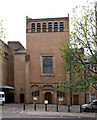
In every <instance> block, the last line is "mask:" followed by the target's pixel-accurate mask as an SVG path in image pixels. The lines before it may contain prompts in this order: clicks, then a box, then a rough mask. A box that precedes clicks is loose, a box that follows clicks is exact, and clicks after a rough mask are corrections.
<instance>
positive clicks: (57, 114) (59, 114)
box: [20, 110, 96, 118]
mask: <svg viewBox="0 0 97 120" xmlns="http://www.w3.org/2000/svg"><path fill="white" fill-rule="evenodd" d="M20 114H22V115H27V116H34V117H77V118H82V117H83V118H95V117H96V115H95V113H67V112H65V113H64V112H47V111H44V112H41V111H32V112H31V111H24V110H23V111H21V112H20Z"/></svg>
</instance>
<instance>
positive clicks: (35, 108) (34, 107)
mask: <svg viewBox="0 0 97 120" xmlns="http://www.w3.org/2000/svg"><path fill="white" fill-rule="evenodd" d="M34 110H35V111H36V103H35V104H34Z"/></svg>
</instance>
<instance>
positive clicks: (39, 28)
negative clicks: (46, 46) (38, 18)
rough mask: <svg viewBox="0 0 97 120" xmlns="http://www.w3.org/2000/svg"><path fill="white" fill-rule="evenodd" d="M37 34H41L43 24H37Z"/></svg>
mask: <svg viewBox="0 0 97 120" xmlns="http://www.w3.org/2000/svg"><path fill="white" fill-rule="evenodd" d="M37 32H41V24H40V23H37Z"/></svg>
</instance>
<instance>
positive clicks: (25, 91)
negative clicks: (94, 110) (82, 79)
mask: <svg viewBox="0 0 97 120" xmlns="http://www.w3.org/2000/svg"><path fill="white" fill-rule="evenodd" d="M68 38H69V17H64V18H49V19H31V18H28V17H27V19H26V50H25V49H24V47H23V46H22V45H21V44H20V43H19V42H14V41H13V42H8V45H6V44H5V45H4V48H3V50H4V51H5V52H6V53H7V54H8V59H7V58H6V59H5V58H2V59H0V60H1V61H0V66H2V67H1V68H2V70H1V71H2V73H1V72H0V78H1V79H0V80H2V82H1V83H2V85H3V86H9V89H6V88H4V89H3V90H4V91H5V92H6V94H7V95H9V94H10V95H13V97H14V102H16V103H20V102H21V103H22V102H26V103H32V102H33V101H34V100H35V99H36V103H44V101H45V100H48V102H49V103H59V98H62V99H63V101H62V103H63V104H70V97H67V96H66V94H65V91H62V90H60V89H58V87H59V83H60V82H63V81H64V80H65V79H66V78H67V79H70V78H69V75H68V74H67V73H64V69H63V67H62V61H63V60H62V58H61V56H60V51H59V48H58V46H57V45H58V44H59V42H61V41H63V42H65V40H66V39H68ZM63 74H64V75H63ZM10 87H13V88H14V89H11V90H10ZM94 92H95V91H94ZM94 92H93V93H94ZM89 101H90V93H87V102H89ZM72 103H73V104H83V103H85V93H75V94H74V95H73V96H72Z"/></svg>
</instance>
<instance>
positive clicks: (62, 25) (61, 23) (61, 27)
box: [60, 22, 64, 32]
mask: <svg viewBox="0 0 97 120" xmlns="http://www.w3.org/2000/svg"><path fill="white" fill-rule="evenodd" d="M63 30H64V24H63V22H60V32H63Z"/></svg>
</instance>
